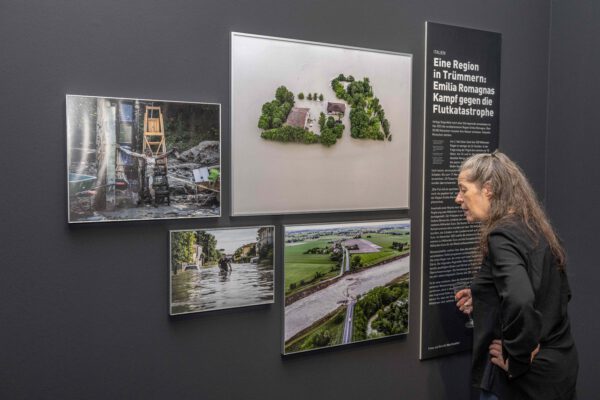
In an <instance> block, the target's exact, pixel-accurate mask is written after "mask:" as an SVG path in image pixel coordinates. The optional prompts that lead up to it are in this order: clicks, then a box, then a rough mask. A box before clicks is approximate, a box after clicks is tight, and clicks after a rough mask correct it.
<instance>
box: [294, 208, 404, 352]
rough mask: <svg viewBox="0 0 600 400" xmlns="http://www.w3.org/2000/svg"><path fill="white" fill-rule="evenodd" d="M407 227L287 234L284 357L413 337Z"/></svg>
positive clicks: (374, 225)
mask: <svg viewBox="0 0 600 400" xmlns="http://www.w3.org/2000/svg"><path fill="white" fill-rule="evenodd" d="M410 249H411V241H410V221H409V220H398V221H378V222H354V223H342V224H318V225H317V224H315V225H289V226H285V248H284V285H285V287H284V294H285V308H284V338H283V353H284V354H291V353H296V352H302V351H308V350H314V349H319V348H325V347H332V346H339V345H344V344H349V343H354V342H360V341H365V340H373V339H379V338H383V337H389V336H393V335H403V334H406V333H408V306H409V303H408V299H409V277H410V271H409V265H410Z"/></svg>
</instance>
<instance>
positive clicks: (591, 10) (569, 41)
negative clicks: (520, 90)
mask: <svg viewBox="0 0 600 400" xmlns="http://www.w3.org/2000/svg"><path fill="white" fill-rule="evenodd" d="M598 21H600V3H598V2H597V1H592V0H588V1H580V0H577V1H567V0H558V1H557V0H554V1H553V2H552V28H551V38H550V44H551V51H550V53H551V57H550V76H549V79H550V91H549V100H548V104H549V107H548V156H547V159H546V164H547V168H548V172H547V177H548V180H547V186H546V188H547V205H548V212H549V214H550V217H551V218H552V220H553V222H554V224H555V226H556V228H557V230H558V231H559V233H560V235H561V237H562V239H563V240H564V243H565V246H566V248H567V252H568V256H569V259H568V261H569V265H568V273H569V277H570V283H571V289H572V291H573V300H572V301H571V304H570V307H569V312H570V314H571V321H572V324H573V328H572V330H573V334H574V336H575V340H576V342H577V346H578V349H579V359H580V369H579V371H580V372H579V386H578V387H579V398H581V399H593V398H597V397H598V388H599V387H600V386H599V384H598V365H599V364H598V356H599V355H600V352H599V351H598V338H599V337H600V321H599V319H598V315H600V301H599V300H598V283H599V282H600V262H598V255H597V254H596V252H597V251H598V244H597V243H598V233H597V232H598V226H599V224H600V208H599V207H598V202H599V201H598V199H599V198H600V166H599V165H598V162H600V130H599V129H598V107H599V106H600V101H599V97H598V94H599V93H600V79H598V65H600V24H599V23H598Z"/></svg>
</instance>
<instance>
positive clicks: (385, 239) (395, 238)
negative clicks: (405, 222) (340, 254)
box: [350, 233, 410, 268]
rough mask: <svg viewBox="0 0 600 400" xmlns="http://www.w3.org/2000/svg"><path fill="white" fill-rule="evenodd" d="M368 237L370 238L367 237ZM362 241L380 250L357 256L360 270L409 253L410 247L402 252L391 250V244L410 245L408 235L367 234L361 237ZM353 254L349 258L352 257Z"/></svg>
mask: <svg viewBox="0 0 600 400" xmlns="http://www.w3.org/2000/svg"><path fill="white" fill-rule="evenodd" d="M369 236H370V237H369ZM362 238H363V239H364V240H368V241H370V242H371V243H374V244H376V245H378V246H381V250H380V251H379V252H377V253H363V254H358V255H359V256H360V259H361V261H362V267H361V268H368V267H370V266H373V265H375V264H379V263H381V262H384V261H386V260H389V259H392V258H394V257H397V256H399V255H402V254H406V253H408V252H410V247H409V248H405V249H403V250H402V251H398V250H395V249H392V243H393V242H401V243H404V244H407V243H410V235H392V234H389V233H367V234H364V235H363V236H362ZM353 256H354V254H352V255H351V256H350V258H351V259H352V257H353Z"/></svg>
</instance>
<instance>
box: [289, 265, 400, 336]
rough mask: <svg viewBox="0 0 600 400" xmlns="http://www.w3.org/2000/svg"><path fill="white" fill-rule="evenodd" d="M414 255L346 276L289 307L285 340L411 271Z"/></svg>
mask: <svg viewBox="0 0 600 400" xmlns="http://www.w3.org/2000/svg"><path fill="white" fill-rule="evenodd" d="M409 265H410V257H404V258H401V259H398V260H394V261H392V262H388V263H386V264H383V265H380V266H377V267H373V268H370V269H367V270H364V271H361V272H358V273H355V274H350V275H346V276H344V277H343V278H342V279H340V280H339V281H337V282H336V283H334V284H332V285H330V286H328V287H326V288H325V289H322V290H319V291H317V292H314V293H313V294H311V295H309V296H306V297H304V298H302V299H300V300H298V301H296V302H294V303H292V304H290V305H288V306H286V307H285V340H286V341H287V340H288V339H290V338H291V337H293V336H294V335H295V334H297V333H298V332H300V331H302V330H303V329H306V328H307V327H310V326H311V325H312V324H314V323H315V322H317V321H318V320H320V319H321V318H323V317H324V316H326V315H327V314H329V313H330V312H332V311H334V310H335V309H336V308H338V307H339V306H340V305H342V304H345V303H346V302H347V301H348V299H356V298H357V297H358V296H359V295H361V294H364V293H367V292H368V291H370V290H371V289H373V288H375V287H377V286H383V285H385V284H387V283H389V282H391V281H392V280H394V279H396V278H399V277H401V276H403V275H405V274H408V272H409Z"/></svg>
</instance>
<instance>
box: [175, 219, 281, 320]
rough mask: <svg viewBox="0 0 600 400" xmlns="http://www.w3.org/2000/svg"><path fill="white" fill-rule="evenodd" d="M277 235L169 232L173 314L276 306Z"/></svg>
mask: <svg viewBox="0 0 600 400" xmlns="http://www.w3.org/2000/svg"><path fill="white" fill-rule="evenodd" d="M274 231H275V228H274V227H273V226H261V227H251V228H233V229H211V230H181V231H171V268H170V277H171V296H170V298H171V302H170V314H171V315H178V314H189V313H195V312H202V311H211V310H220V309H225V308H234V307H245V306H252V305H259V304H267V303H273V273H274V269H273V265H274V255H273V240H274Z"/></svg>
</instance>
